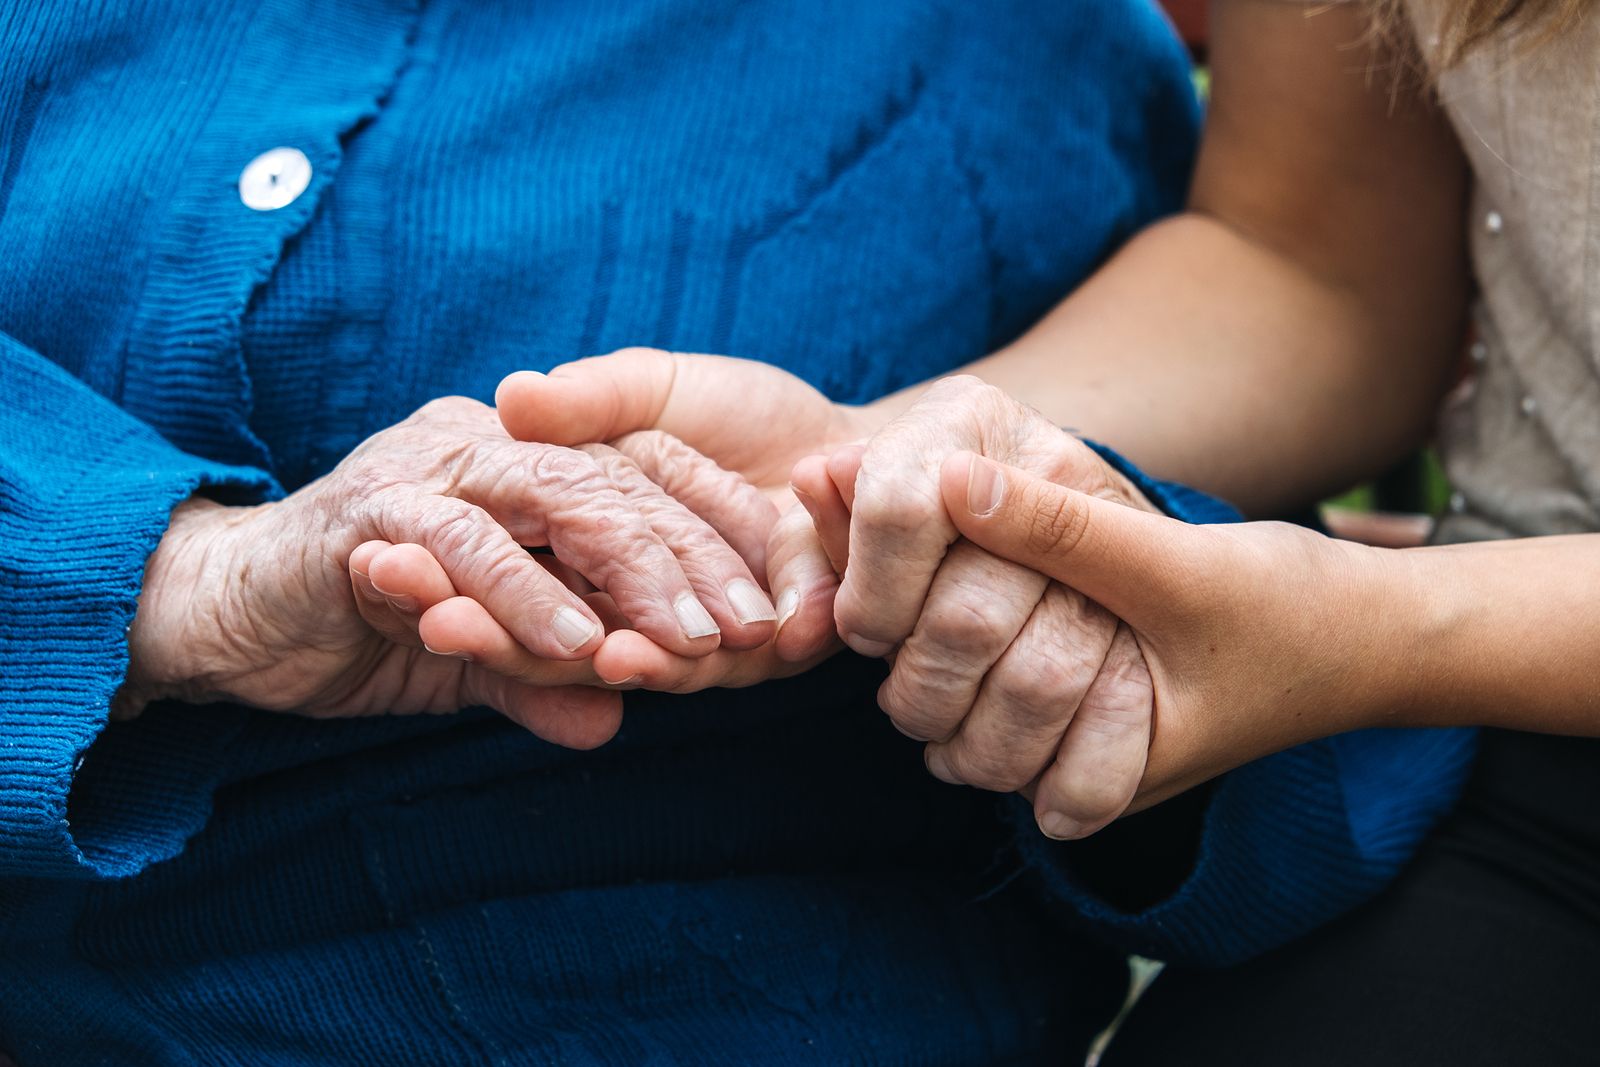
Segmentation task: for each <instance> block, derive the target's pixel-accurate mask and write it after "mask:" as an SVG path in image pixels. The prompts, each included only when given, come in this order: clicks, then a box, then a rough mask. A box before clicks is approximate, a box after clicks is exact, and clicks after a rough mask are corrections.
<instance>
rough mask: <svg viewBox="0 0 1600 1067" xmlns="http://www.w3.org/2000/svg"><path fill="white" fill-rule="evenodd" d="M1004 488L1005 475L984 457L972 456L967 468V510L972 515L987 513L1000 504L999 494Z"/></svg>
mask: <svg viewBox="0 0 1600 1067" xmlns="http://www.w3.org/2000/svg"><path fill="white" fill-rule="evenodd" d="M1005 490H1006V480H1005V477H1004V476H1003V475H1002V474H1001V473H1000V468H999V467H997V466H995V465H994V464H993V463H990V462H989V461H988V460H986V459H982V458H980V457H978V456H974V457H972V466H971V467H969V468H968V469H967V510H968V511H970V512H972V513H973V514H974V515H987V514H989V512H991V511H993V510H994V509H995V508H997V507H999V506H1000V495H1001V494H1002V493H1004V492H1005Z"/></svg>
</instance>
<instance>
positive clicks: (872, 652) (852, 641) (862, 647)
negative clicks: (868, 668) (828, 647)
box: [844, 634, 894, 659]
mask: <svg viewBox="0 0 1600 1067" xmlns="http://www.w3.org/2000/svg"><path fill="white" fill-rule="evenodd" d="M844 643H845V644H847V645H849V646H850V647H851V648H853V649H855V650H856V651H857V652H859V653H861V654H862V655H863V656H868V657H870V658H872V659H882V658H883V657H885V656H887V655H888V654H889V653H890V652H891V651H892V650H893V649H894V646H893V645H891V644H890V643H889V642H887V641H874V640H873V639H872V638H870V637H862V636H861V635H860V634H845V635H844Z"/></svg>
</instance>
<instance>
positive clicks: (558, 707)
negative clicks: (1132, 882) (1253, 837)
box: [122, 349, 1317, 838]
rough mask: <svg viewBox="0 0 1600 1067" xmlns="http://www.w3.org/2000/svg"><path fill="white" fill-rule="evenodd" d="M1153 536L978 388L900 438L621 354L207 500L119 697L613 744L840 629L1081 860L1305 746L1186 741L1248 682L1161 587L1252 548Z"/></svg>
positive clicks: (411, 423) (945, 750)
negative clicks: (261, 501)
mask: <svg viewBox="0 0 1600 1067" xmlns="http://www.w3.org/2000/svg"><path fill="white" fill-rule="evenodd" d="M596 442H606V443H605V444H598V443H596ZM979 457H987V458H986V459H981V458H979ZM1001 464H1004V465H1006V466H1001ZM797 501H798V504H799V505H800V506H795V505H796V502H797ZM1154 510H1155V509H1154V508H1153V507H1152V506H1151V505H1150V503H1149V502H1148V501H1147V500H1145V499H1144V497H1143V496H1142V495H1141V494H1140V493H1139V492H1138V490H1137V489H1136V488H1134V487H1133V486H1132V485H1131V484H1130V483H1128V481H1127V480H1126V479H1125V478H1123V477H1122V476H1121V475H1120V474H1119V473H1117V472H1116V471H1115V470H1114V469H1112V468H1111V467H1109V466H1108V465H1107V464H1105V463H1104V462H1103V461H1102V460H1101V459H1100V458H1099V457H1098V456H1096V455H1095V454H1094V453H1093V452H1092V451H1090V450H1089V449H1087V448H1086V447H1085V446H1084V445H1082V444H1081V442H1078V441H1077V440H1075V439H1074V438H1072V437H1071V436H1070V435H1068V434H1066V433H1063V432H1062V431H1061V430H1060V429H1058V428H1057V427H1055V426H1054V425H1052V424H1050V423H1049V422H1048V421H1047V420H1045V419H1044V418H1043V417H1042V416H1040V415H1039V414H1038V413H1037V412H1034V411H1032V410H1031V409H1029V408H1027V407H1025V406H1023V405H1021V404H1019V403H1017V402H1016V401H1014V400H1012V399H1011V398H1009V397H1007V396H1005V395H1004V394H1003V393H1001V392H1000V391H998V390H996V389H994V388H992V387H990V386H987V385H985V384H983V383H982V382H980V381H978V380H977V379H974V378H970V377H957V378H951V379H946V380H943V381H941V382H938V383H935V384H934V385H933V386H931V387H930V388H929V389H928V390H927V391H926V392H925V393H924V394H923V395H922V397H921V398H919V399H918V400H917V401H916V402H915V403H914V404H912V405H911V406H910V407H909V408H908V409H907V410H905V411H904V412H903V413H901V414H900V415H898V417H895V418H893V419H888V418H887V417H886V416H884V415H881V414H879V413H878V412H876V411H875V410H874V409H871V408H850V407H845V406H842V405H836V404H834V403H832V402H830V401H829V400H827V399H826V398H825V397H823V396H822V395H821V394H820V393H818V392H816V391H815V390H813V389H811V388H810V387H809V386H807V385H806V384H804V383H803V382H801V381H800V380H799V379H797V378H794V377H793V376H791V375H788V374H787V373H785V372H783V371H780V370H778V369H776V368H773V367H770V366H767V365H765V364H760V363H754V362H750V361H744V360H736V359H728V358H724V357H714V356H688V355H674V354H668V353H664V352H658V351H654V350H646V349H629V350H624V351H622V352H619V353H614V354H612V355H610V356H602V357H596V358H593V359H588V360H582V361H579V362H577V363H574V364H569V365H567V366H565V367H561V368H557V369H556V370H555V371H553V372H552V373H551V374H549V375H542V374H537V373H533V372H522V373H518V374H514V375H512V376H510V377H509V378H507V379H506V381H505V382H503V383H502V385H501V387H500V390H499V392H498V395H497V397H496V408H490V407H488V406H486V405H483V404H479V403H477V402H475V401H470V400H463V399H460V398H449V399H444V400H439V401H435V402H433V403H430V404H428V405H426V406H425V407H423V408H422V409H421V410H419V411H418V412H417V413H416V414H415V415H413V416H412V417H411V418H410V419H408V420H406V421H405V422H402V423H400V424H398V425H396V426H394V427H391V428H390V429H388V430H384V431H382V432H380V433H378V434H376V435H374V436H373V437H372V438H370V439H369V440H368V441H367V442H365V443H364V444H363V445H362V446H361V447H360V448H358V449H357V450H356V451H355V452H353V453H352V454H351V455H350V456H349V457H347V458H346V459H345V460H344V461H343V462H342V463H341V464H340V465H339V466H338V467H337V468H336V469H335V470H334V471H332V472H330V474H328V475H327V476H326V477H324V478H323V479H320V480H319V481H317V482H315V483H312V484H311V485H309V486H306V487H305V488H303V489H301V490H299V491H297V492H296V493H293V494H291V495H290V496H289V497H287V498H286V499H284V500H282V501H277V502H274V503H271V504H266V505H260V506H257V507H254V508H229V507H223V506H221V505H217V504H213V503H209V502H206V501H203V500H198V499H197V500H194V501H191V502H189V503H187V504H185V505H182V506H181V507H180V508H179V509H178V511H177V512H176V513H175V514H174V517H173V522H172V525H171V528H170V529H169V531H168V534H167V536H166V537H165V538H164V539H163V540H162V542H161V545H160V546H159V547H158V549H157V551H156V553H155V554H154V555H153V556H152V558H151V560H150V563H149V565H148V567H147V571H146V581H145V587H144V592H143V594H142V595H141V599H140V603H139V609H138V613H137V615H136V617H135V620H134V625H133V627H132V628H131V630H130V634H129V648H130V668H129V676H128V682H127V684H126V685H125V687H124V691H123V694H122V703H123V705H124V706H126V707H132V708H137V707H139V706H142V704H143V703H145V702H147V701H148V700H150V699H154V698H158V697H167V696H178V697H183V698H187V699H229V700H235V701H239V702H242V703H248V704H252V705H254V706H258V707H264V708H268V709H273V710H281V711H296V712H300V713H305V714H312V715H327V716H335V715H361V714H382V713H390V712H399V713H405V712H448V711H454V710H457V709H458V708H461V707H464V706H469V705H478V704H482V705H488V706H491V707H493V708H495V709H497V710H499V711H500V712H502V713H503V714H505V715H506V716H508V717H509V718H511V719H513V720H514V721H517V722H518V723H520V724H522V725H523V726H525V727H526V728H528V729H529V730H531V731H533V732H534V733H536V734H538V735H539V736H541V737H544V738H546V739H547V740H550V741H552V742H555V743H558V744H562V745H568V746H571V747H580V748H581V747H592V746H594V745H598V744H601V743H603V742H604V741H605V740H607V739H609V738H610V737H611V735H612V734H613V733H615V731H616V729H617V728H618V725H619V724H620V717H621V698H620V692H619V691H620V690H625V689H630V688H650V689H656V690H666V691H674V692H688V691H693V690H698V689H703V688H707V687H710V686H740V685H750V684H754V683H756V682H759V681H763V680H766V679H768V678H773V677H780V676H784V675H788V674H794V673H798V672H799V671H802V670H804V669H806V668H808V667H810V666H812V665H814V664H815V663H817V662H819V661H820V660H821V659H823V658H825V657H827V656H828V655H831V654H833V653H834V652H836V651H837V650H838V648H839V636H838V635H842V636H843V640H844V641H846V642H847V643H849V644H850V645H851V646H852V647H853V648H854V649H855V650H856V651H857V652H859V653H862V654H864V655H869V656H880V657H885V658H887V659H889V660H890V661H891V663H892V668H891V671H890V674H889V677H888V679H887V680H886V681H885V682H884V684H883V686H882V689H881V690H880V692H879V703H880V705H881V707H882V708H883V710H884V711H885V712H886V713H887V714H888V715H889V716H890V718H891V719H892V720H893V722H894V723H895V725H896V726H897V727H898V728H899V729H900V730H901V731H902V732H904V733H906V734H907V735H909V736H911V737H913V738H916V739H918V740H922V741H925V742H927V745H926V761H927V765H928V768H929V770H930V771H931V772H932V773H933V774H934V775H936V776H937V777H939V778H941V779H943V780H945V781H948V782H955V783H965V784H969V785H974V786H978V787H981V788H985V789H992V790H999V791H1022V792H1025V793H1027V794H1028V795H1030V796H1031V797H1032V799H1033V802H1034V808H1035V813H1036V815H1037V817H1038V819H1039V824H1040V828H1041V829H1042V830H1043V831H1044V832H1045V833H1046V834H1049V835H1050V836H1052V837H1057V838H1076V837H1081V836H1085V835H1087V834H1089V833H1092V832H1094V831H1095V830H1097V829H1099V828H1100V827H1102V826H1104V825H1105V824H1106V823H1108V822H1110V821H1111V820H1112V819H1114V818H1116V817H1117V816H1119V815H1121V814H1122V813H1123V812H1125V811H1126V810H1128V809H1129V808H1130V806H1136V805H1142V804H1147V803H1151V802H1154V801H1155V800H1157V799H1160V798H1161V797H1162V796H1165V795H1169V794H1170V793H1172V792H1176V791H1178V790H1179V789H1181V788H1184V787H1186V786H1187V785H1189V784H1192V783H1193V782H1195V781H1199V780H1202V779H1203V778H1205V777H1207V776H1209V775H1210V774H1214V773H1217V772H1218V771H1220V770H1222V769H1225V768H1226V767H1227V766H1231V765H1233V764H1235V763H1238V762H1242V760H1243V759H1245V758H1249V757H1250V756H1251V755H1253V754H1261V753H1263V752H1265V751H1271V750H1272V749H1273V748H1275V747H1280V746H1281V745H1282V744H1285V743H1292V740H1293V738H1285V737H1283V736H1278V734H1275V733H1274V732H1273V731H1272V730H1271V729H1266V730H1263V729H1261V728H1259V725H1258V724H1256V723H1255V722H1254V721H1253V720H1248V719H1236V722H1237V723H1238V724H1239V725H1238V726H1237V728H1236V729H1234V730H1233V731H1232V733H1231V734H1230V733H1229V732H1228V731H1226V730H1224V731H1205V732H1202V731H1198V730H1196V729H1195V728H1194V727H1193V723H1194V720H1195V719H1196V717H1197V714H1200V713H1203V712H1204V711H1206V710H1207V704H1208V702H1210V703H1214V702H1215V698H1214V695H1213V694H1212V693H1211V691H1210V690H1204V689H1203V687H1200V688H1197V687H1196V685H1195V679H1196V677H1200V676H1204V675H1205V671H1206V670H1209V671H1211V673H1212V675H1217V674H1218V672H1220V671H1225V670H1226V669H1227V668H1228V662H1229V655H1228V654H1226V653H1224V654H1216V653H1217V649H1216V645H1215V644H1214V643H1213V644H1212V650H1213V655H1212V656H1211V657H1210V662H1209V663H1200V664H1196V663H1193V662H1190V661H1189V660H1186V659H1185V656H1186V655H1188V653H1189V652H1190V651H1191V650H1192V648H1193V647H1194V644H1195V640H1194V634H1195V633H1197V632H1200V630H1201V629H1203V627H1197V625H1196V619H1197V618H1199V617H1200V616H1205V617H1206V620H1202V621H1207V620H1208V621H1209V624H1211V625H1225V624H1226V620H1225V619H1220V620H1219V619H1218V618H1216V616H1218V614H1219V613H1218V612H1217V611H1216V610H1215V609H1214V607H1213V605H1210V604H1205V603H1200V602H1198V601H1195V599H1194V594H1195V593H1196V592H1197V590H1199V584H1198V583H1196V582H1195V581H1193V580H1192V575H1191V574H1188V573H1185V572H1183V571H1182V570H1177V571H1175V570H1174V569H1173V568H1172V567H1171V566H1170V565H1169V564H1170V561H1171V560H1172V559H1174V558H1180V559H1181V558H1186V557H1185V555H1184V554H1185V553H1188V556H1189V557H1193V560H1192V561H1193V562H1195V565H1196V567H1197V568H1198V572H1197V573H1214V572H1216V571H1217V566H1224V567H1225V566H1226V565H1227V562H1228V561H1227V560H1219V561H1216V563H1215V565H1214V564H1213V561H1211V560H1209V559H1201V558H1200V556H1204V555H1205V554H1206V553H1207V552H1210V553H1212V554H1216V553H1218V552H1220V553H1222V555H1223V556H1227V554H1228V553H1229V552H1232V553H1233V562H1234V563H1237V564H1239V565H1241V566H1246V565H1248V564H1251V563H1252V562H1254V561H1258V560H1259V559H1260V558H1261V553H1260V551H1259V550H1258V549H1257V548H1256V547H1255V546H1253V545H1252V544H1250V543H1248V542H1249V538H1248V537H1246V538H1245V539H1244V541H1243V542H1241V541H1240V539H1239V538H1238V537H1237V536H1234V535H1230V534H1228V533H1226V532H1218V531H1222V530H1224V529H1225V528H1217V530H1205V531H1203V532H1201V533H1200V537H1201V543H1199V544H1198V547H1196V544H1194V543H1191V542H1192V536H1191V535H1192V534H1193V533H1195V532H1196V531H1195V528H1190V527H1184V526H1183V525H1182V524H1180V523H1176V522H1173V521H1171V520H1167V519H1164V518H1158V517H1156V516H1155V515H1153V514H1150V513H1152V512H1154ZM1107 515H1109V516H1110V518H1109V519H1107V518H1106V516H1107ZM1091 518H1093V519H1094V520H1095V521H1094V522H1093V523H1092V528H1093V529H1094V530H1095V531H1096V536H1095V537H1089V536H1086V535H1085V532H1084V531H1085V530H1086V529H1089V528H1090V526H1091V524H1090V523H1089V521H1088V520H1089V519H1091ZM1125 519H1126V520H1128V521H1134V520H1142V521H1143V522H1144V523H1146V524H1147V525H1143V526H1140V525H1138V524H1137V522H1135V524H1134V525H1132V526H1127V525H1126V523H1124V522H1123V520H1125ZM1173 527H1177V528H1179V531H1185V532H1182V533H1180V532H1178V531H1175V530H1173V529H1172V528H1173ZM1240 529H1243V528H1242V527H1241V528H1240ZM1101 530H1109V531H1113V532H1115V533H1117V534H1118V536H1115V537H1100V536H1099V531H1101ZM1284 536H1285V535H1283V534H1282V533H1278V534H1274V535H1272V537H1275V538H1276V539H1277V540H1278V541H1281V540H1283V539H1284ZM1288 537H1289V540H1291V541H1292V540H1293V539H1294V537H1293V535H1288ZM1186 538H1189V539H1190V540H1185V539H1186ZM1270 539H1271V538H1269V540H1270ZM1102 542H1104V543H1103V544H1102ZM1169 543H1170V544H1169ZM1274 543H1276V542H1274ZM1136 545H1144V546H1146V547H1147V548H1148V549H1149V550H1150V553H1152V555H1151V558H1150V559H1133V558H1132V557H1131V556H1130V555H1129V552H1130V546H1136ZM530 548H533V549H534V551H532V552H530V551H529V549H530ZM1274 551H1276V549H1274ZM1196 553H1198V554H1199V555H1196ZM1311 554H1312V555H1316V554H1317V553H1311ZM1120 563H1127V564H1129V565H1130V566H1132V570H1133V571H1134V572H1135V573H1143V574H1145V578H1146V579H1148V577H1149V574H1148V573H1147V572H1152V571H1153V572H1154V573H1155V574H1156V575H1157V576H1158V577H1159V576H1160V575H1163V574H1164V575H1166V576H1167V578H1168V579H1170V580H1169V581H1166V582H1165V583H1164V584H1165V585H1169V586H1172V587H1173V588H1172V589H1162V588H1160V587H1161V586H1162V585H1163V583H1162V582H1160V581H1156V582H1154V583H1153V584H1152V582H1151V581H1150V580H1143V579H1141V580H1135V581H1132V582H1130V581H1129V580H1128V574H1127V573H1124V570H1123V568H1121V567H1120V566H1119V564H1120ZM1259 569H1260V568H1259V567H1257V568H1256V570H1259ZM1252 573H1254V572H1252ZM1141 581H1142V584H1143V588H1142V589H1141V588H1139V587H1140V585H1141ZM1130 588H1133V589H1134V593H1133V595H1131V596H1130V595H1129V594H1128V590H1129V589H1130ZM1152 590H1155V592H1154V593H1152ZM1169 594H1170V595H1169ZM1091 597H1092V599H1091ZM1162 603H1166V607H1162V606H1161V604H1162ZM1102 604H1104V605H1107V607H1109V608H1110V609H1111V611H1108V610H1107V607H1102V606H1101V605H1102ZM1186 606H1191V607H1192V609H1193V610H1191V611H1190V612H1189V614H1188V615H1186V614H1185V612H1184V609H1185V607H1186ZM1112 611H1116V612H1117V614H1112ZM1223 614H1225V613H1223ZM1238 625H1244V623H1243V622H1241V623H1238ZM1236 636H1237V635H1232V636H1230V637H1229V638H1228V639H1227V642H1226V643H1227V645H1228V647H1229V648H1230V649H1235V648H1237V647H1238V642H1237V641H1236V640H1235V639H1234V638H1235V637H1236ZM1190 658H1191V659H1192V657H1190ZM1219 684H1221V685H1223V686H1224V687H1226V685H1228V684H1229V683H1228V682H1227V680H1226V678H1225V677H1223V678H1222V681H1221V682H1220V683H1219ZM1271 684H1276V680H1274V681H1273V682H1272V683H1271ZM1197 694H1198V695H1197ZM1158 711H1160V712H1161V713H1162V714H1161V715H1160V716H1159V717H1158V714H1157V713H1158ZM1186 720H1187V721H1188V723H1189V726H1188V728H1185V726H1184V723H1185V721H1186ZM1158 722H1159V724H1160V725H1161V726H1163V727H1165V729H1158ZM1279 733H1280V734H1281V731H1279ZM1169 754H1170V755H1169Z"/></svg>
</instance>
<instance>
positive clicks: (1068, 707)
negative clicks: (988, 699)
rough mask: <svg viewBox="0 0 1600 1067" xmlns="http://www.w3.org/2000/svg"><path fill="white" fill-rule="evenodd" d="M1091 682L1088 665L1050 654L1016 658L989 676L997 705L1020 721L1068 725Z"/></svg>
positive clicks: (989, 684) (988, 680) (990, 687)
mask: <svg viewBox="0 0 1600 1067" xmlns="http://www.w3.org/2000/svg"><path fill="white" fill-rule="evenodd" d="M1089 680H1090V677H1089V670H1088V664H1084V663H1074V664H1068V663H1066V662H1064V661H1062V660H1059V659H1056V658H1054V657H1052V656H1050V655H1049V654H1047V653H1045V654H1040V655H1032V656H1028V657H1025V658H1024V657H1016V658H1015V659H1012V660H1008V661H1007V662H1006V663H1004V664H1002V665H1001V666H999V667H997V668H996V669H995V670H994V671H993V672H991V673H990V675H989V677H988V679H987V681H986V684H987V685H988V687H989V689H990V691H991V692H992V694H993V696H994V699H995V701H996V703H998V704H1000V705H1001V706H1003V707H1004V708H1005V709H1006V711H1007V714H1008V715H1010V716H1011V717H1013V718H1016V719H1019V720H1021V721H1024V722H1027V723H1031V724H1036V725H1042V724H1046V723H1056V722H1060V723H1063V724H1065V722H1066V721H1068V720H1069V719H1070V718H1071V717H1072V713H1073V712H1074V711H1075V710H1076V709H1077V707H1078V701H1079V699H1080V698H1081V697H1082V696H1083V691H1084V689H1085V688H1086V687H1087V685H1088V682H1089Z"/></svg>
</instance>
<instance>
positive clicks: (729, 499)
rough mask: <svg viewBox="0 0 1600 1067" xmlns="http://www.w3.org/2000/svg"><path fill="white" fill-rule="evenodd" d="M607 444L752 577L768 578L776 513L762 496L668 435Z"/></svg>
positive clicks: (649, 432) (645, 435) (653, 434)
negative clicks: (716, 538)
mask: <svg viewBox="0 0 1600 1067" xmlns="http://www.w3.org/2000/svg"><path fill="white" fill-rule="evenodd" d="M609 444H610V445H611V447H612V448H615V449H616V450H617V451H618V452H621V453H622V454H623V455H625V456H627V457H628V458H629V459H631V460H633V462H634V463H636V464H638V466H639V469H640V470H641V471H643V472H644V475H645V477H646V478H648V479H649V480H650V481H652V482H654V483H655V484H656V485H657V486H659V487H660V489H661V491H662V492H663V493H665V494H666V495H667V496H669V497H671V498H672V499H674V500H676V501H677V502H678V503H679V504H681V505H683V506H684V507H685V508H688V509H689V511H691V512H693V513H694V514H695V515H698V516H699V517H700V518H701V519H703V520H705V522H706V523H707V524H708V525H709V526H710V527H711V528H712V529H713V530H715V531H716V532H717V533H718V535H720V536H721V537H722V539H723V540H724V541H726V542H727V543H728V547H730V548H732V549H733V550H734V551H735V552H737V553H738V554H739V557H740V558H741V559H743V560H744V561H745V563H746V564H747V565H748V566H749V568H750V570H751V571H752V572H754V573H755V574H758V575H759V574H765V573H766V572H767V541H768V539H770V538H771V536H772V527H773V524H774V523H776V522H777V521H778V509H777V508H776V507H774V506H773V504H772V501H770V500H768V499H767V497H766V494H765V493H763V492H762V491H761V490H759V489H757V488H756V487H755V486H753V485H751V484H750V483H749V482H748V481H746V480H745V479H744V478H741V477H740V476H739V475H737V474H734V473H733V472H732V471H729V470H724V469H723V468H722V467H720V466H718V465H717V464H716V463H714V462H713V461H712V460H710V459H709V458H707V457H706V456H703V455H701V454H700V453H699V452H697V451H695V450H694V449H692V448H690V447H689V446H688V445H686V444H684V443H683V442H682V441H680V440H678V439H677V438H676V437H673V436H671V435H670V434H665V433H661V432H659V431H655V430H645V431H641V432H638V433H629V434H624V435H622V436H621V437H618V438H616V439H614V440H612V441H610V442H609Z"/></svg>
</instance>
